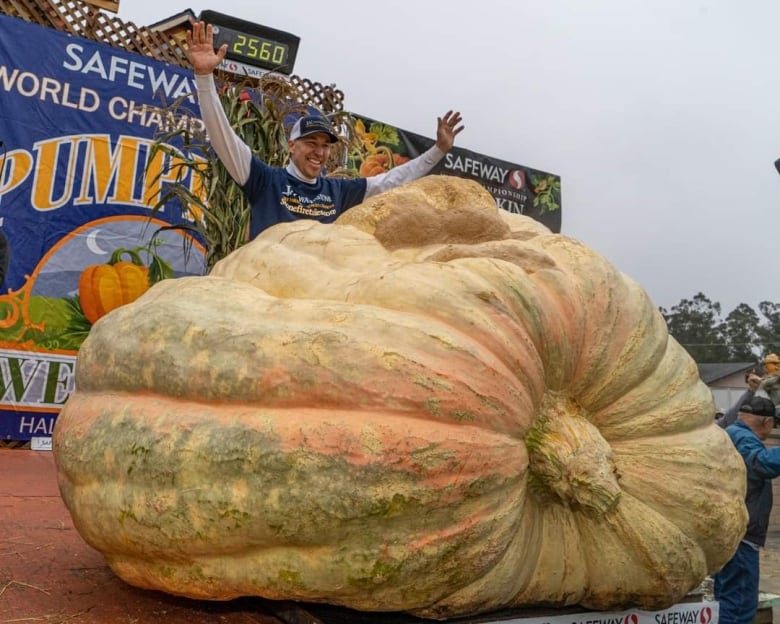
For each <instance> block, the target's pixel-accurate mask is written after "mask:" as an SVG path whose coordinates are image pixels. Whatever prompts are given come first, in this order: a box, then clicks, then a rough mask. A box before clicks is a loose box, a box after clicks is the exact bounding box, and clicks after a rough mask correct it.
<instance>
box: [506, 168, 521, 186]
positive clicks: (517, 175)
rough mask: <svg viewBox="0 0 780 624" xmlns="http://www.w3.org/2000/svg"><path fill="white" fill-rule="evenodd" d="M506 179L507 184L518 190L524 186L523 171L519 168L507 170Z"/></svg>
mask: <svg viewBox="0 0 780 624" xmlns="http://www.w3.org/2000/svg"><path fill="white" fill-rule="evenodd" d="M507 181H508V182H509V186H511V187H512V188H513V189H517V190H518V191H519V190H520V189H522V188H525V173H523V171H521V170H520V169H513V170H512V171H510V172H509V175H508V176H507Z"/></svg>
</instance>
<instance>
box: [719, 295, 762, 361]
mask: <svg viewBox="0 0 780 624" xmlns="http://www.w3.org/2000/svg"><path fill="white" fill-rule="evenodd" d="M759 327H760V320H759V317H758V314H757V313H756V311H755V310H753V308H751V307H750V306H749V305H747V304H746V303H740V304H739V305H738V306H737V307H736V308H734V309H733V310H732V311H731V312H729V315H728V316H727V317H726V321H725V322H724V323H723V325H722V334H723V336H724V338H725V340H726V344H727V346H728V350H729V357H728V359H727V360H724V361H725V362H752V361H754V360H755V359H756V355H757V354H758V353H759V352H760V351H761V350H762V349H761V340H759V337H758V331H759Z"/></svg>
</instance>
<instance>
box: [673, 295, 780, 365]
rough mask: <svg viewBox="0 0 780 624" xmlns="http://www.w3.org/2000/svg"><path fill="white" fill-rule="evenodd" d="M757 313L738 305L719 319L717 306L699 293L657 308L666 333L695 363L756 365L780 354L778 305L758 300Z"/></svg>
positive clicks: (718, 304)
mask: <svg viewBox="0 0 780 624" xmlns="http://www.w3.org/2000/svg"><path fill="white" fill-rule="evenodd" d="M758 310H759V312H756V311H755V310H754V309H753V308H751V307H750V306H749V305H748V304H746V303H740V304H739V305H738V306H737V307H736V308H734V309H733V310H732V311H731V312H730V313H729V314H728V315H727V316H726V318H725V320H722V319H721V306H720V303H718V302H713V301H711V300H710V299H709V298H708V297H707V296H706V295H705V294H704V293H701V292H699V293H697V294H696V295H694V296H693V298H691V299H682V300H681V301H680V303H678V304H677V305H676V306H673V307H672V308H671V309H670V310H666V309H665V308H659V311H660V312H661V315H662V316H663V317H664V320H665V321H666V325H667V327H668V329H669V333H670V334H671V335H672V336H673V337H674V338H675V339H676V340H677V342H679V343H680V344H681V345H682V346H683V347H684V348H685V349H686V351H688V353H689V354H690V356H691V357H692V358H693V359H694V360H695V361H696V362H697V363H699V364H704V363H713V362H758V361H760V360H761V359H762V358H763V357H764V355H766V354H767V353H780V304H777V303H771V302H769V301H762V302H761V303H759V304H758Z"/></svg>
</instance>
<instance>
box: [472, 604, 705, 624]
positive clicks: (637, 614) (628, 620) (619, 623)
mask: <svg viewBox="0 0 780 624" xmlns="http://www.w3.org/2000/svg"><path fill="white" fill-rule="evenodd" d="M719 614H720V612H719V605H718V603H717V602H707V601H705V602H684V603H681V604H678V605H674V606H673V607H670V608H669V609H664V610H663V611H642V610H640V609H631V610H629V611H620V612H609V613H608V612H606V611H591V612H589V613H570V614H568V615H552V616H546V617H531V618H526V617H524V618H519V619H511V620H500V622H499V621H497V622H495V623H493V622H486V623H485V624H718V620H719Z"/></svg>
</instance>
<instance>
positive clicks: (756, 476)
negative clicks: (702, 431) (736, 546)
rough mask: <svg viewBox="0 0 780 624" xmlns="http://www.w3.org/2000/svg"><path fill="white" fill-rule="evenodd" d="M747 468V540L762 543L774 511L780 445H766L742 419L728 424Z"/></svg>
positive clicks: (727, 431) (730, 435)
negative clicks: (771, 446) (773, 492)
mask: <svg viewBox="0 0 780 624" xmlns="http://www.w3.org/2000/svg"><path fill="white" fill-rule="evenodd" d="M726 433H728V434H729V437H730V438H731V441H732V442H733V443H734V446H735V447H737V451H739V454H740V455H742V459H743V460H744V461H745V467H746V468H747V494H746V495H745V505H746V506H747V510H748V518H749V519H748V528H747V532H746V533H745V538H744V539H746V540H747V541H749V542H751V543H753V544H757V545H758V546H763V545H764V543H765V542H766V533H767V530H768V529H769V514H770V513H771V512H772V479H774V478H775V477H777V476H780V447H774V448H770V449H768V448H766V446H764V443H763V442H762V441H761V439H760V438H759V437H758V436H757V435H756V434H755V433H753V431H752V430H751V429H750V427H748V426H747V425H746V424H745V423H743V422H742V421H741V420H738V421H737V422H735V423H734V424H733V425H730V426H729V427H727V428H726Z"/></svg>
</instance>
